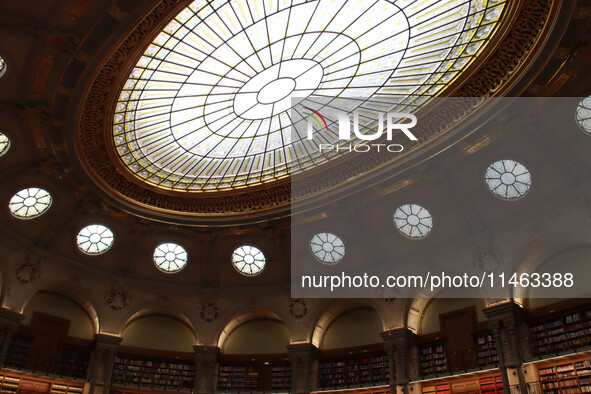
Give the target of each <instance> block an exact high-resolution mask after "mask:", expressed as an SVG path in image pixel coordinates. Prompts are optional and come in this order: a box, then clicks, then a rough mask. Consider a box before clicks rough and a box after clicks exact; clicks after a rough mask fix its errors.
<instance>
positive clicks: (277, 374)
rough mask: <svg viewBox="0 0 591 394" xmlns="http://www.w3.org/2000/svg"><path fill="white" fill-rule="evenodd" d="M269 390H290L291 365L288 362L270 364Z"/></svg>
mask: <svg viewBox="0 0 591 394" xmlns="http://www.w3.org/2000/svg"><path fill="white" fill-rule="evenodd" d="M271 390H272V391H290V390H291V365H290V364H289V363H285V364H283V365H281V364H274V365H272V366H271Z"/></svg>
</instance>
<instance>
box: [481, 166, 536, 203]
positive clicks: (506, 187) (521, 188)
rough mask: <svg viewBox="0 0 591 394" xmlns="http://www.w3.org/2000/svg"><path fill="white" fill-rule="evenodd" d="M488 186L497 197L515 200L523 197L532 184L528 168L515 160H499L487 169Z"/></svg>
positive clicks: (486, 179)
mask: <svg viewBox="0 0 591 394" xmlns="http://www.w3.org/2000/svg"><path fill="white" fill-rule="evenodd" d="M485 181H486V186H487V187H488V190H490V191H491V192H492V193H493V194H495V195H496V196H497V197H500V198H504V199H507V200H513V199H517V198H520V197H523V196H524V195H525V193H527V191H528V190H529V188H530V186H531V175H530V173H529V171H528V170H527V168H525V166H523V164H520V163H518V162H516V161H514V160H499V161H495V162H494V163H492V164H491V165H490V166H488V168H487V169H486V175H485Z"/></svg>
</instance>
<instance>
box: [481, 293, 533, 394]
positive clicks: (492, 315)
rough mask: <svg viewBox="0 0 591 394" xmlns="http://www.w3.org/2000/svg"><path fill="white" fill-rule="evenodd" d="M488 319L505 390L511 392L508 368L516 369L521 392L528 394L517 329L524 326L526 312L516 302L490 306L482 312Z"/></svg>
mask: <svg viewBox="0 0 591 394" xmlns="http://www.w3.org/2000/svg"><path fill="white" fill-rule="evenodd" d="M482 312H483V313H484V315H485V316H486V317H487V319H488V322H489V327H490V328H491V330H492V332H493V336H494V338H495V342H496V347H497V354H498V357H499V369H500V370H501V377H502V379H503V390H504V391H505V392H506V393H509V392H511V391H510V386H509V378H508V375H507V367H509V368H515V370H516V371H517V375H518V378H519V392H521V393H524V394H527V385H526V382H525V375H524V373H523V359H522V355H521V350H520V348H519V340H520V338H519V335H518V330H517V327H518V326H519V325H520V324H523V322H524V319H523V316H524V311H523V309H522V308H521V307H520V306H519V305H517V304H515V303H514V302H503V303H502V304H498V305H493V306H490V307H488V308H486V309H484V310H483V311H482Z"/></svg>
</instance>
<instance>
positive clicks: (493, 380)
mask: <svg viewBox="0 0 591 394" xmlns="http://www.w3.org/2000/svg"><path fill="white" fill-rule="evenodd" d="M478 384H479V386H480V393H481V394H503V392H504V391H503V379H502V378H501V375H498V376H489V377H486V378H480V379H479V380H478Z"/></svg>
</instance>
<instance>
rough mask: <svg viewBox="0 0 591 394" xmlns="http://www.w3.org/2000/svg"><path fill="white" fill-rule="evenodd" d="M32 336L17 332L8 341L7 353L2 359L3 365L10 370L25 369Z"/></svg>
mask: <svg viewBox="0 0 591 394" xmlns="http://www.w3.org/2000/svg"><path fill="white" fill-rule="evenodd" d="M32 340H33V336H32V335H31V334H28V333H23V332H17V333H16V334H15V335H14V336H13V337H12V340H11V341H10V345H9V346H8V352H7V353H6V358H5V359H4V365H5V366H8V367H12V368H17V369H22V368H24V367H25V364H26V362H27V357H28V355H29V348H30V347H31V341H32Z"/></svg>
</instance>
